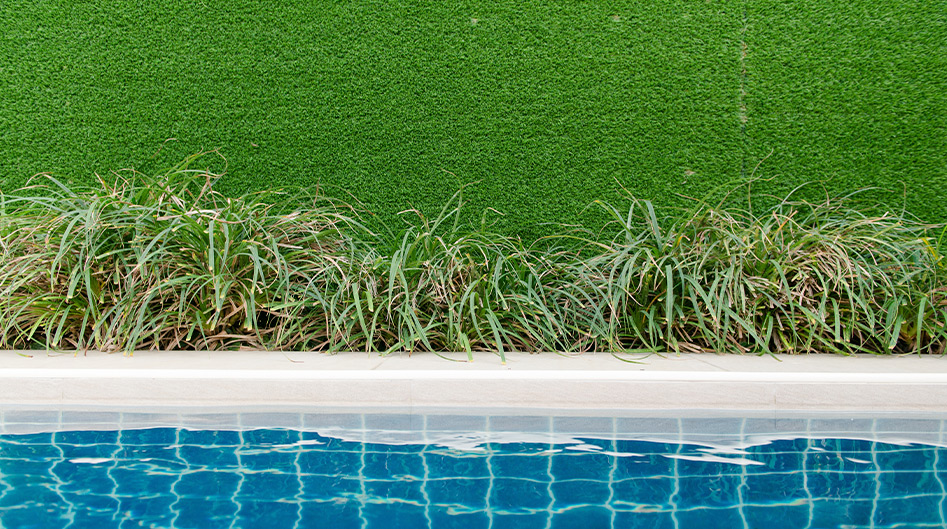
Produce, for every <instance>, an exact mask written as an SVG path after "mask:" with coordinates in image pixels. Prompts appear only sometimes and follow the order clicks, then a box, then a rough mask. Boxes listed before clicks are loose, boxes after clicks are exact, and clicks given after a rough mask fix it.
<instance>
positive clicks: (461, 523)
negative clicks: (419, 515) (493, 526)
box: [422, 507, 490, 529]
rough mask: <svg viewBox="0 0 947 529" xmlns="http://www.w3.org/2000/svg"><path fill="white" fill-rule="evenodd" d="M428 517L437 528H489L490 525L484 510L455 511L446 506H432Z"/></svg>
mask: <svg viewBox="0 0 947 529" xmlns="http://www.w3.org/2000/svg"><path fill="white" fill-rule="evenodd" d="M430 517H431V527H436V528H437V529H489V527H490V518H489V516H487V514H486V513H484V512H473V513H471V512H457V511H456V510H453V509H449V508H447V507H432V508H431V511H430ZM422 527H424V526H422Z"/></svg>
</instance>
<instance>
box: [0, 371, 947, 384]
mask: <svg viewBox="0 0 947 529" xmlns="http://www.w3.org/2000/svg"><path fill="white" fill-rule="evenodd" d="M24 378H28V379H42V378H45V379H125V380H127V379H169V380H174V379H178V380H227V379H230V380H575V381H581V380H614V381H639V382H750V383H753V382H773V383H842V384H945V385H947V373H852V372H840V373H826V372H819V373H806V372H784V373H777V372H753V371H737V372H733V371H696V372H695V371H571V370H561V371H560V370H556V371H552V370H550V371H458V370H452V371H451V370H390V371H389V370H385V371H366V370H257V371H253V370H237V369H33V368H28V369H0V380H3V379H24Z"/></svg>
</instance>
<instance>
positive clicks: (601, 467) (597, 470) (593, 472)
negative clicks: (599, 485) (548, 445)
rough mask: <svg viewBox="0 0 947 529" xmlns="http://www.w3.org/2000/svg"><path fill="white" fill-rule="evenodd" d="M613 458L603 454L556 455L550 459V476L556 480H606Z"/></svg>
mask: <svg viewBox="0 0 947 529" xmlns="http://www.w3.org/2000/svg"><path fill="white" fill-rule="evenodd" d="M613 464H614V465H617V462H616V461H615V458H614V457H612V456H608V455H605V454H595V453H582V454H579V453H568V452H564V453H561V454H556V456H555V457H553V458H552V475H553V476H556V479H559V480H565V479H598V480H601V479H606V480H607V479H608V476H609V474H610V473H611V471H612V467H613Z"/></svg>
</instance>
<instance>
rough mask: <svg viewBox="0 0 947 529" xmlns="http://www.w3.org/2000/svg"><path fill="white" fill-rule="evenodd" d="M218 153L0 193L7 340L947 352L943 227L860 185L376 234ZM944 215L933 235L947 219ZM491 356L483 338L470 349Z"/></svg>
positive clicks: (29, 343) (442, 218)
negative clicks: (545, 221)
mask: <svg viewBox="0 0 947 529" xmlns="http://www.w3.org/2000/svg"><path fill="white" fill-rule="evenodd" d="M201 160H202V158H201V157H200V155H198V156H194V157H191V158H189V159H187V160H186V161H185V162H184V163H182V164H181V165H180V166H178V167H175V168H174V169H172V170H170V171H168V172H166V173H164V174H161V175H158V176H156V177H146V176H144V175H141V174H138V173H134V172H129V173H124V174H123V175H121V176H119V175H116V176H115V177H114V178H113V180H112V181H105V180H104V179H103V180H101V181H100V186H99V187H97V188H95V189H81V190H74V189H72V188H70V187H69V186H66V185H64V184H62V183H61V182H59V181H57V180H55V179H52V178H50V177H45V178H44V179H43V181H41V182H40V183H39V184H38V185H37V186H34V187H28V188H25V189H22V190H19V191H17V192H16V193H13V194H10V195H0V258H2V260H3V263H4V266H3V267H0V347H3V348H15V349H25V348H47V349H76V350H83V349H99V350H105V351H116V350H121V351H133V350H136V349H185V350H189V349H239V348H253V349H271V350H311V351H326V352H334V351H342V350H355V351H368V352H378V353H381V354H387V353H390V352H393V351H407V352H420V351H431V352H448V351H451V352H452V351H466V352H467V353H468V354H470V353H472V352H473V351H492V352H496V353H498V354H499V355H500V356H501V357H505V354H506V353H507V352H509V351H530V352H535V351H558V352H584V351H610V352H615V353H617V352H634V351H639V352H640V351H648V352H667V351H686V352H718V353H722V352H736V353H756V354H764V353H790V354H798V353H809V352H823V353H840V354H851V353H859V352H867V353H876V354H885V353H908V352H918V353H922V352H931V353H942V352H943V351H944V346H945V343H947V282H945V280H944V278H945V259H943V257H942V255H943V251H942V249H943V242H944V237H942V236H940V235H942V234H943V226H940V227H934V226H925V225H923V224H921V223H919V222H916V221H913V220H911V219H907V218H904V217H898V216H892V215H887V214H886V215H880V216H879V215H870V214H868V213H865V212H863V211H861V210H859V209H858V208H855V207H853V206H851V204H850V203H849V202H847V201H845V200H839V201H826V202H823V203H819V204H812V203H807V202H801V201H790V200H788V199H787V200H784V201H782V202H781V203H779V204H778V205H776V206H775V207H773V208H772V209H770V210H769V211H766V212H765V213H762V214H754V213H752V211H750V210H748V209H739V208H728V207H726V204H725V203H721V204H717V205H715V206H712V205H710V204H708V203H704V202H698V203H697V206H696V207H694V208H693V209H691V210H689V211H687V212H685V213H680V212H674V214H662V212H661V211H659V210H657V209H656V208H655V207H654V206H653V205H652V204H651V203H650V202H647V201H643V200H636V199H630V200H629V201H628V202H627V204H626V205H624V206H621V207H619V206H615V205H610V204H604V203H602V204H600V205H601V207H602V210H603V211H604V212H605V214H606V215H607V216H608V217H609V218H610V219H611V223H610V224H609V225H607V226H606V228H605V229H603V230H601V231H591V230H589V229H585V228H582V227H578V228H575V227H572V228H568V229H567V228H566V227H563V230H562V234H561V235H558V236H555V237H551V238H548V239H546V240H543V241H540V242H539V243H538V244H536V245H526V244H524V243H523V242H522V241H520V240H519V239H516V238H514V237H509V236H504V235H501V234H497V233H493V232H491V230H490V226H489V223H487V222H486V221H484V220H481V222H480V223H479V224H478V225H474V226H471V225H469V224H467V223H465V222H464V221H463V219H464V218H465V217H464V216H463V215H462V214H461V211H462V207H463V205H464V200H463V195H462V192H463V191H464V190H463V189H462V190H461V191H460V192H458V193H457V194H456V195H455V196H454V198H453V199H452V200H451V201H449V202H448V204H447V205H446V206H445V207H444V209H443V210H442V211H441V212H440V214H439V215H437V216H436V217H434V218H429V217H426V216H424V215H423V214H421V213H420V212H417V211H414V210H409V211H406V212H405V213H404V218H405V221H406V222H405V223H404V226H402V227H399V228H391V227H384V226H382V229H380V230H377V232H378V233H376V232H375V231H372V230H370V229H369V228H368V227H366V226H365V225H363V224H362V223H361V222H360V220H359V219H360V218H361V216H360V215H359V212H358V210H357V209H355V208H353V207H350V206H347V205H345V204H343V203H339V202H335V201H331V200H329V199H326V198H325V197H323V196H320V195H319V194H318V193H315V194H313V193H309V192H306V191H305V190H295V191H293V192H291V193H290V192H277V191H268V192H263V193H256V194H250V195H246V196H242V197H239V198H233V197H226V196H223V195H221V194H220V193H218V192H217V191H215V190H214V188H213V184H214V182H215V181H216V180H217V179H218V178H219V177H220V174H217V173H214V172H213V171H210V170H203V169H197V168H195V167H196V165H197V164H198V163H199V162H200V161H201ZM932 234H935V235H937V236H935V235H932ZM471 358H472V357H471Z"/></svg>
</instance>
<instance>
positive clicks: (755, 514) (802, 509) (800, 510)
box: [743, 505, 837, 529]
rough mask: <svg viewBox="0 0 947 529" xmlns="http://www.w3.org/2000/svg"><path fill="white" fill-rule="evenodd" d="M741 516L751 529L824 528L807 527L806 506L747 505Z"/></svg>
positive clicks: (807, 513)
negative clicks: (758, 528)
mask: <svg viewBox="0 0 947 529" xmlns="http://www.w3.org/2000/svg"><path fill="white" fill-rule="evenodd" d="M743 515H744V516H745V517H746V523H747V526H749V527H750V528H753V529H755V528H757V527H760V528H765V529H800V528H803V527H824V526H817V525H809V521H810V520H809V506H808V505H747V506H745V507H744V508H743ZM831 527H837V526H831Z"/></svg>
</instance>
